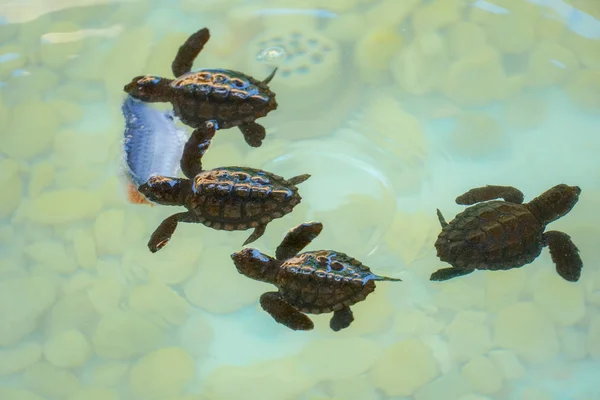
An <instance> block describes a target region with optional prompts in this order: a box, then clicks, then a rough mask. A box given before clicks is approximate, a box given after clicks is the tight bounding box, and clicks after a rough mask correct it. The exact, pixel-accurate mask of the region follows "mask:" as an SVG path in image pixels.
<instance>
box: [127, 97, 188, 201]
mask: <svg viewBox="0 0 600 400" xmlns="http://www.w3.org/2000/svg"><path fill="white" fill-rule="evenodd" d="M121 111H122V112H123V116H124V118H125V131H124V140H123V158H124V161H125V163H124V164H125V165H124V169H125V174H126V175H127V178H128V180H129V181H130V183H131V184H132V185H133V186H135V189H137V187H139V186H140V185H142V184H143V183H145V182H146V181H147V180H148V178H150V176H152V175H164V176H172V177H176V176H177V174H178V173H179V168H180V167H179V162H180V160H181V155H182V153H183V147H184V145H185V143H186V141H187V139H188V136H189V135H188V132H187V131H186V130H185V129H181V128H178V127H177V126H176V125H175V117H174V115H173V113H172V112H163V111H160V110H157V109H156V108H153V107H152V106H150V105H148V104H146V103H144V102H142V101H139V100H137V99H134V98H133V97H131V96H127V98H126V99H125V101H124V102H123V105H122V107H121ZM130 194H131V193H130ZM130 200H131V199H130ZM134 202H137V201H134Z"/></svg>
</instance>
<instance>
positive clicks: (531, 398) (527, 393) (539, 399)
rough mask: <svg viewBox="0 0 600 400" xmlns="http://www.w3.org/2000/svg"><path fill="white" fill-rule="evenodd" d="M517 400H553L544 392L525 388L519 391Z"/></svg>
mask: <svg viewBox="0 0 600 400" xmlns="http://www.w3.org/2000/svg"><path fill="white" fill-rule="evenodd" d="M518 400H555V399H554V398H552V397H551V396H550V395H549V394H548V393H546V391H544V390H542V389H538V388H536V387H527V388H525V389H523V390H521V393H520V396H519V398H518Z"/></svg>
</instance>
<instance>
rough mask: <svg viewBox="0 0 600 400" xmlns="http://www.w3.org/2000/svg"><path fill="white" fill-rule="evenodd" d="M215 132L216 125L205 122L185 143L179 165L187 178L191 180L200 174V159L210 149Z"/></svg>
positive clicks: (211, 122)
mask: <svg viewBox="0 0 600 400" xmlns="http://www.w3.org/2000/svg"><path fill="white" fill-rule="evenodd" d="M216 131H217V125H216V123H214V122H213V121H207V122H206V124H205V126H204V127H202V128H198V129H195V130H194V132H192V134H191V135H190V138H189V139H188V141H187V142H186V143H185V145H184V147H183V153H182V155H181V161H180V163H179V165H180V167H181V172H183V174H184V175H185V176H186V177H187V178H189V179H193V178H194V177H195V176H196V175H198V174H199V173H200V172H202V157H204V153H206V150H208V148H209V147H210V143H211V141H212V138H213V137H214V136H215V133H216Z"/></svg>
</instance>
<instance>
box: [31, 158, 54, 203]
mask: <svg viewBox="0 0 600 400" xmlns="http://www.w3.org/2000/svg"><path fill="white" fill-rule="evenodd" d="M53 179H54V164H52V163H49V162H47V161H45V162H44V161H42V162H40V163H38V164H35V165H34V166H33V169H32V170H31V176H30V177H29V186H28V192H29V196H30V197H37V196H39V195H40V193H42V192H43V191H44V190H45V189H47V188H48V187H49V186H50V185H52V180H53Z"/></svg>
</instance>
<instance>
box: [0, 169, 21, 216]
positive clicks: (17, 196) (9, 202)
mask: <svg viewBox="0 0 600 400" xmlns="http://www.w3.org/2000/svg"><path fill="white" fill-rule="evenodd" d="M0 186H1V187H3V188H4V190H2V191H1V192H0V219H2V218H6V217H8V216H9V215H11V214H12V213H13V212H14V211H15V210H16V209H17V207H18V206H19V203H20V202H21V197H22V192H23V180H22V179H21V175H20V173H19V163H17V162H16V161H15V160H11V159H5V160H1V161H0Z"/></svg>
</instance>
